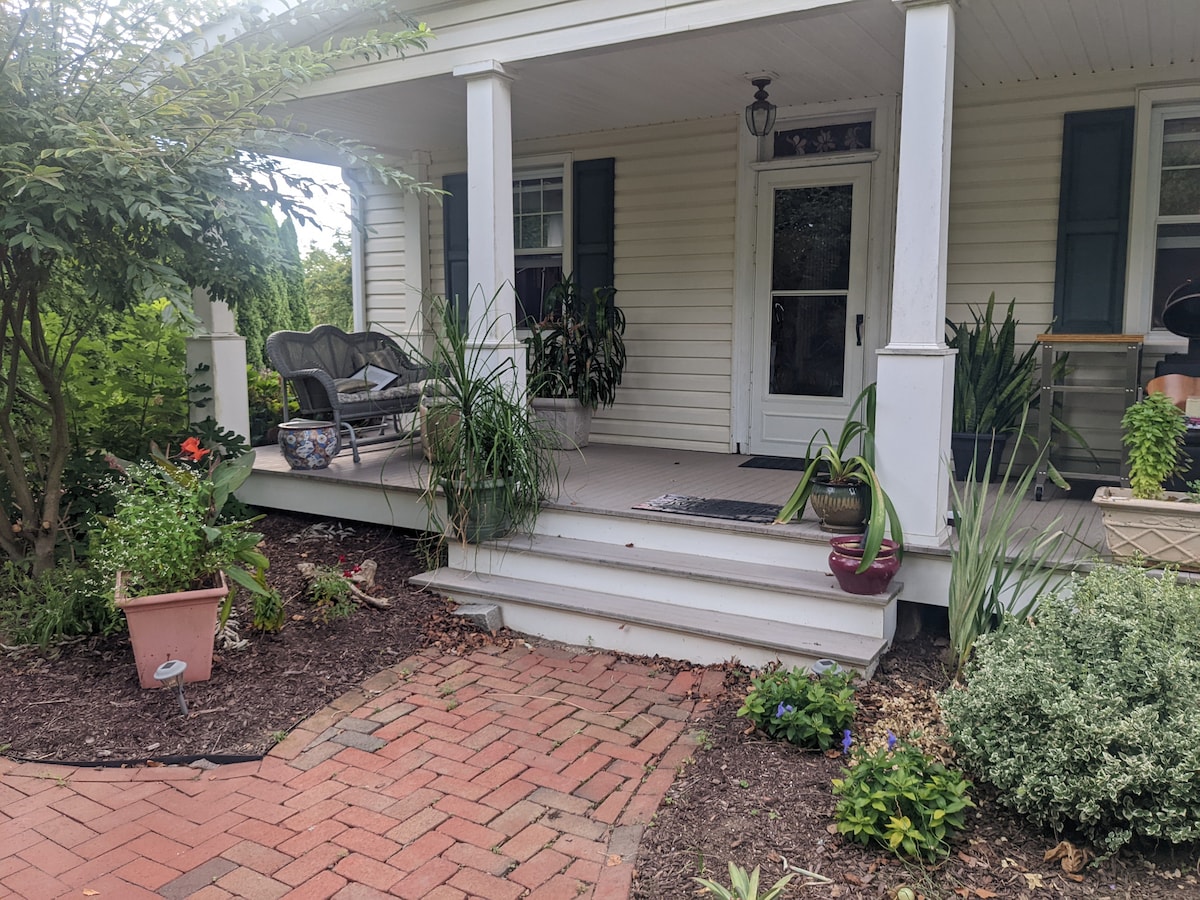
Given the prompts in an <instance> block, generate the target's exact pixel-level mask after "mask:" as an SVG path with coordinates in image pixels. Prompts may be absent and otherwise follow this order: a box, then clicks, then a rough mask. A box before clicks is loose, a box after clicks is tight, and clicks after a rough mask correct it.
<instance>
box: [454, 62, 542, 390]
mask: <svg viewBox="0 0 1200 900" xmlns="http://www.w3.org/2000/svg"><path fill="white" fill-rule="evenodd" d="M454 74H455V76H458V77H461V78H465V79H466V81H467V279H468V284H469V291H468V300H467V306H468V321H469V323H470V338H471V341H472V342H473V346H474V349H475V350H476V351H477V352H479V353H480V354H482V355H483V356H484V357H485V358H486V359H489V360H491V361H493V362H495V363H503V361H504V360H505V359H511V360H512V361H513V372H514V374H515V377H516V387H517V389H518V391H520V392H522V393H523V389H524V385H525V362H524V360H525V357H524V353H523V352H521V353H518V350H519V349H520V350H521V351H523V349H524V348H523V347H520V346H519V345H518V343H517V339H516V292H515V288H514V286H513V285H514V283H515V279H516V263H515V258H514V257H515V254H514V249H513V248H514V239H513V167H512V90H511V89H512V76H511V75H509V74H508V73H507V72H506V71H505V70H504V67H503V66H502V65H501V64H500V63H498V62H496V61H495V60H488V61H486V62H481V63H473V64H471V65H466V66H459V67H457V68H456V69H455V70H454Z"/></svg>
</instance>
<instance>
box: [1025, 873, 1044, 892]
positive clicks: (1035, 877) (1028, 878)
mask: <svg viewBox="0 0 1200 900" xmlns="http://www.w3.org/2000/svg"><path fill="white" fill-rule="evenodd" d="M1022 874H1023V875H1024V876H1025V884H1026V885H1028V886H1029V889H1030V890H1031V891H1036V890H1037V889H1038V888H1040V887H1042V876H1041V875H1039V874H1038V873H1037V872H1023V873H1022Z"/></svg>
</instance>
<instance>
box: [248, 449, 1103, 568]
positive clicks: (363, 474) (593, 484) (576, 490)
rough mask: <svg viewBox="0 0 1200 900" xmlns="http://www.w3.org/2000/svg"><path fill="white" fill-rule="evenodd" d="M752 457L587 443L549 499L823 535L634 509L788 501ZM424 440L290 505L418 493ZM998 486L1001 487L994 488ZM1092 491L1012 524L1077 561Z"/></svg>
mask: <svg viewBox="0 0 1200 900" xmlns="http://www.w3.org/2000/svg"><path fill="white" fill-rule="evenodd" d="M749 458H750V457H748V456H735V455H733V454H723V453H707V452H701V451H694V450H664V449H659V448H648V447H632V446H623V445H619V444H599V443H593V444H589V445H588V446H587V447H585V448H583V449H582V450H579V451H560V452H558V453H557V454H556V459H557V463H558V474H559V479H560V484H561V487H560V491H559V495H558V497H557V498H555V499H553V500H552V501H551V503H550V505H551V506H552V507H559V508H563V509H570V510H574V511H579V512H591V513H595V514H600V515H624V516H634V517H645V518H657V519H666V520H668V521H672V522H676V523H679V524H684V523H691V524H693V525H696V526H701V527H703V526H705V525H714V524H716V525H719V527H721V528H725V529H732V530H744V531H758V532H771V533H775V534H780V533H782V532H783V530H784V529H786V530H787V533H789V534H791V535H793V536H795V537H799V538H801V539H805V538H809V539H813V540H825V539H827V537H828V535H826V534H825V533H824V532H822V531H820V529H819V528H818V527H817V524H816V522H815V520H814V519H813V518H812V516H811V514H808V515H807V516H806V517H805V518H804V519H802V520H801V521H800V522H798V523H793V524H790V525H786V526H774V525H768V524H758V523H753V522H738V521H732V520H714V519H704V518H700V517H694V516H682V515H675V514H670V513H658V512H652V511H645V510H635V509H632V507H633V506H634V505H635V504H637V503H641V502H644V501H646V500H651V499H653V498H655V497H659V496H661V495H663V494H683V495H688V496H695V497H706V498H714V499H725V500H741V501H749V502H754V503H773V504H782V503H783V502H784V501H786V500H787V498H788V496H789V495H790V493H791V491H792V489H793V488H794V487H795V486H796V483H797V481H798V480H799V478H800V473H798V472H794V471H786V470H777V469H755V468H742V467H741V463H743V462H745V461H746V460H747V459H749ZM423 462H424V460H423V459H422V458H421V448H420V445H419V443H418V444H410V443H400V444H396V445H383V446H376V447H368V448H363V453H362V462H361V463H358V464H355V463H354V462H353V461H352V460H351V457H350V453H349V451H348V450H347V451H346V452H344V453H342V454H340V455H339V456H338V457H337V458H336V459H334V461H333V462H332V463H331V464H330V466H329V467H328V468H327V469H322V470H317V471H312V472H291V473H290V474H292V475H295V476H296V478H297V490H296V491H295V493H294V494H293V495H292V497H291V501H292V502H291V503H290V507H289V508H290V509H291V510H292V511H295V512H312V511H313V510H311V509H305V499H304V491H303V488H302V484H303V482H304V481H305V480H307V479H316V480H320V481H323V482H328V481H332V482H341V483H345V484H353V485H357V486H366V485H377V486H379V487H380V488H383V489H385V490H389V491H399V492H419V491H420V490H421V488H422V484H423V480H424V474H425V473H424V470H423V467H422V466H421V463H423ZM254 467H255V469H256V470H260V471H264V472H272V473H288V472H289V469H288V466H287V463H286V462H285V461H284V459H283V456H282V454H281V453H279V452H276V451H275V450H274V448H271V447H264V448H260V451H259V454H258V458H257V459H256V460H255V465H254ZM992 490H995V488H994V487H993V488H992ZM1092 493H1093V489H1092V487H1090V486H1088V485H1087V484H1086V483H1080V484H1079V486H1078V487H1077V489H1076V491H1075V492H1073V493H1070V494H1067V493H1063V492H1061V491H1059V490H1057V489H1056V488H1054V487H1053V486H1051V485H1047V488H1046V494H1047V496H1046V499H1044V500H1042V501H1040V502H1038V501H1034V500H1033V498H1032V496H1030V497H1029V498H1028V499H1027V500H1026V501H1025V502H1024V503H1023V504H1022V506H1021V510H1020V512H1019V514H1018V518H1017V521H1016V522H1015V523H1014V527H1016V528H1020V527H1023V526H1032V532H1031V533H1032V534H1035V535H1036V534H1037V531H1038V530H1039V529H1041V528H1042V527H1045V526H1048V525H1050V523H1052V522H1053V521H1054V520H1055V519H1058V520H1059V521H1058V527H1059V528H1062V529H1063V530H1065V531H1066V532H1068V533H1069V534H1074V535H1075V544H1074V546H1075V551H1074V553H1073V554H1072V556H1073V557H1075V558H1077V559H1087V558H1090V557H1093V556H1096V555H1097V554H1098V552H1099V551H1101V550H1102V549H1103V547H1104V536H1103V530H1102V525H1101V520H1100V511H1099V509H1098V508H1097V507H1096V506H1095V505H1094V504H1092V503H1091V502H1090V500H1091V497H1092ZM344 517H345V518H347V519H353V518H354V509H353V508H352V507H350V508H347V509H346V511H345V514H344ZM912 549H913V550H914V551H916V552H925V553H930V554H934V555H940V554H948V553H949V546H948V545H947V544H945V543H943V544H942V545H941V546H938V547H920V548H918V547H913V548H912Z"/></svg>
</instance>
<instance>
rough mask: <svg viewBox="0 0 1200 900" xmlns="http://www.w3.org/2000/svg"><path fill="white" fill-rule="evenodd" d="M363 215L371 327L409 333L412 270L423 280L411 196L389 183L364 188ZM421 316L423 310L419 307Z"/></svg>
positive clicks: (365, 286)
mask: <svg viewBox="0 0 1200 900" xmlns="http://www.w3.org/2000/svg"><path fill="white" fill-rule="evenodd" d="M362 191H363V193H362V196H361V202H362V217H363V222H364V224H365V226H366V240H365V241H364V242H363V269H362V271H363V298H364V302H365V311H366V323H367V327H368V328H374V329H378V330H380V331H384V332H386V333H389V334H394V335H401V336H408V335H409V334H410V328H411V327H412V325H413V323H414V321H415V322H419V321H420V319H419V318H417V319H414V309H413V308H412V307H413V303H412V299H411V297H410V294H411V284H410V282H412V281H413V280H414V279H413V277H412V273H413V272H414V271H416V272H417V274H418V277H417V278H416V279H415V280H416V283H417V284H419V283H420V278H419V267H420V261H419V260H416V259H413V258H412V251H411V249H410V247H409V243H408V240H407V239H408V237H409V234H408V227H407V224H408V223H407V222H406V221H405V210H406V204H407V202H408V201H407V197H406V196H405V194H404V193H403V192H402V191H399V190H397V189H396V188H394V187H388V186H385V185H380V184H374V183H369V182H368V183H366V184H364V185H363V187H362ZM416 313H417V314H418V316H419V310H416Z"/></svg>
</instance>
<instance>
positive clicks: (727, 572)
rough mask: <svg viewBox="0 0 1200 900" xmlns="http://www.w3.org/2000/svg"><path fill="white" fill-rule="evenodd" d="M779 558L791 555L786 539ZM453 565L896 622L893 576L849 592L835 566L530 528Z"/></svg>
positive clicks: (862, 622)
mask: <svg viewBox="0 0 1200 900" xmlns="http://www.w3.org/2000/svg"><path fill="white" fill-rule="evenodd" d="M777 556H778V557H779V558H782V559H783V560H785V561H786V560H787V559H788V558H789V557H790V556H791V553H790V546H789V543H788V542H781V547H780V551H779V553H778V554H777ZM449 562H450V564H451V565H452V566H454V567H456V568H458V569H460V570H463V571H470V572H473V573H475V574H478V575H479V576H481V577H486V576H488V575H492V574H503V575H505V576H508V577H510V578H517V579H527V580H530V581H537V582H544V583H548V584H553V585H556V586H560V587H570V588H579V589H592V588H594V587H596V586H598V585H602V586H603V589H604V590H605V591H606V592H610V593H616V594H620V595H622V596H628V597H631V598H640V599H643V600H649V601H657V602H660V603H663V604H666V605H668V606H675V607H676V615H677V616H684V617H688V616H690V615H691V614H693V613H694V612H695V611H704V613H705V615H707V614H708V613H709V612H710V611H711V612H715V613H721V612H725V611H728V610H729V609H730V608H731V607H749V608H750V609H752V611H753V615H754V616H756V617H758V618H760V619H763V620H767V621H775V622H790V623H795V622H803V623H804V624H805V625H806V626H809V627H814V628H819V629H826V630H830V631H838V632H852V633H856V634H861V635H866V636H871V637H878V638H887V637H890V636H891V634H892V632H893V630H894V627H895V600H896V597H897V596H898V594H899V593H900V588H901V585H900V584H899V583H896V582H893V584H892V585H891V588H890V590H889V591H888V592H887V593H884V594H880V595H877V596H861V595H858V594H848V593H846V592H845V591H843V590H841V589H840V588H839V587H838V586H837V583H836V582H835V581H834V579H833V576H832V575H830V574H828V570H825V571H814V570H811V569H804V568H799V567H797V566H794V565H787V564H768V563H763V562H747V561H744V560H741V559H728V558H724V557H710V556H700V555H697V554H695V553H682V552H678V551H673V550H660V549H649V548H643V547H637V546H628V545H625V544H612V543H606V542H602V541H591V540H579V539H574V538H563V537H555V536H550V535H545V534H536V535H532V536H530V535H526V536H522V537H518V538H511V539H508V540H504V541H497V542H493V543H490V544H485V545H482V546H479V547H473V548H468V549H467V550H466V551H465V552H463V550H462V548H453V549H452V550H451V553H450V558H449Z"/></svg>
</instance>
